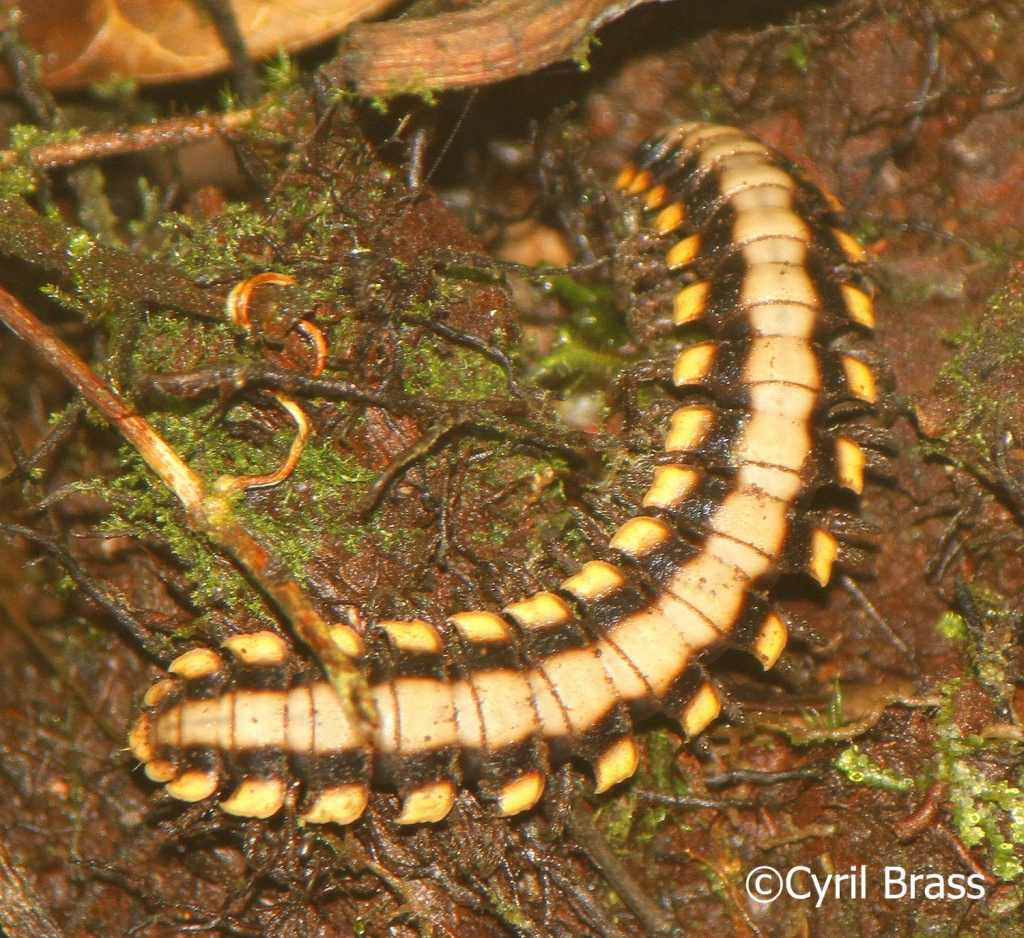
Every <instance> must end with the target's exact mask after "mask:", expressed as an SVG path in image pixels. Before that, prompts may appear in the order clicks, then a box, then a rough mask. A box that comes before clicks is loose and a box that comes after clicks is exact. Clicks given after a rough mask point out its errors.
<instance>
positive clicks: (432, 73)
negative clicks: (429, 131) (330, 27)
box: [326, 0, 652, 97]
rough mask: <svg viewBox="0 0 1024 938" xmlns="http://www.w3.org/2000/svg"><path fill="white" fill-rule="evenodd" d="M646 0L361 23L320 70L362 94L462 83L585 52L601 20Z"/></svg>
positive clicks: (520, 3) (544, 3) (509, 0)
mask: <svg viewBox="0 0 1024 938" xmlns="http://www.w3.org/2000/svg"><path fill="white" fill-rule="evenodd" d="M649 2H652V0H490V2H486V3H482V4H481V5H480V6H478V7H474V8H473V9H471V10H466V11H464V12H459V13H448V14H443V15H440V16H431V17H425V18H423V19H410V20H392V21H389V22H384V23H360V24H356V25H354V26H352V28H351V29H350V30H349V32H348V35H347V36H346V38H345V39H344V40H343V48H342V52H341V55H340V57H339V59H338V61H337V62H336V63H332V64H331V65H329V66H327V68H326V72H327V73H328V74H329V75H331V76H333V77H334V78H335V79H336V80H338V81H348V82H350V83H351V84H352V85H354V86H355V89H356V91H358V92H359V93H360V94H362V95H367V96H370V97H373V96H383V97H388V96H390V95H395V94H401V93H403V92H414V93H422V92H428V91H444V90H449V89H454V88H468V87H470V86H472V85H482V84H489V83H491V82H496V81H502V80H503V79H506V78H514V77H515V76H517V75H527V74H529V73H530V72H535V71H537V70H538V69H540V68H544V67H545V66H547V65H553V64H554V63H555V62H563V61H566V60H567V59H573V58H578V59H580V60H583V59H585V57H586V52H587V47H588V43H589V41H590V39H591V37H592V36H593V34H594V33H595V32H596V31H597V30H598V29H599V28H600V27H601V26H603V25H604V24H605V23H610V22H611V21H612V20H614V19H617V18H618V17H620V16H622V15H623V14H624V13H626V12H627V11H629V10H631V9H633V7H637V6H640V5H641V4H644V3H649Z"/></svg>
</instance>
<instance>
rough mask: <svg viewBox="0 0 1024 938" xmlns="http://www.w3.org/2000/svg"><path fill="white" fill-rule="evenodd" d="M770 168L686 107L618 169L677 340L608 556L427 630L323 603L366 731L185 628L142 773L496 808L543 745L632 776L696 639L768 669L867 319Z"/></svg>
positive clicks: (810, 197)
mask: <svg viewBox="0 0 1024 938" xmlns="http://www.w3.org/2000/svg"><path fill="white" fill-rule="evenodd" d="M785 167H786V164H785V162H784V160H783V159H782V158H781V157H779V156H778V155H777V154H776V153H774V151H772V150H771V149H769V148H768V147H767V146H765V145H764V144H762V143H760V142H759V141H757V140H755V139H753V138H751V137H750V136H748V135H746V134H744V133H743V132H741V131H739V130H736V129H733V128H730V127H722V126H714V125H708V124H697V123H687V124H681V125H678V126H676V127H673V128H671V129H669V130H668V131H667V132H665V133H663V134H661V135H659V136H658V137H656V138H654V139H653V140H651V141H649V142H648V143H646V144H645V145H644V146H643V147H642V148H641V149H640V151H639V153H638V154H637V156H636V158H635V160H634V162H633V163H632V164H631V165H629V166H627V167H626V168H625V169H624V170H623V171H622V173H621V175H620V177H619V181H618V182H619V187H620V189H621V190H622V191H623V192H624V193H625V194H626V196H627V197H628V199H629V200H630V201H631V205H632V208H631V211H632V212H633V213H635V215H636V218H637V220H638V224H639V225H640V226H641V228H642V229H643V230H645V231H646V232H647V234H648V235H649V237H650V239H651V241H652V242H653V243H654V244H657V245H661V246H663V249H664V258H665V263H666V273H665V276H666V277H667V278H669V279H668V280H667V283H668V284H669V285H670V287H671V295H672V307H673V316H674V319H675V322H676V323H677V324H678V325H680V326H681V327H683V328H684V333H685V334H688V336H689V338H690V342H689V344H687V345H686V346H685V347H684V348H683V350H682V352H681V353H680V354H679V356H678V358H677V359H676V361H675V366H674V368H673V371H672V376H671V383H672V384H673V385H674V388H675V391H674V393H675V394H676V395H677V398H678V408H677V409H676V410H675V412H674V413H673V415H672V416H671V419H670V421H669V426H668V431H667V435H666V439H665V446H664V449H665V452H664V455H663V456H662V457H660V459H659V461H658V465H657V468H656V470H655V472H654V477H653V480H652V482H651V485H650V488H649V489H648V490H647V493H646V495H645V496H644V499H643V503H642V509H641V513H640V514H638V515H637V516H636V517H634V518H632V519H631V520H630V521H628V522H627V523H626V524H624V525H623V526H622V527H621V528H619V530H618V531H617V532H616V533H615V535H614V536H613V537H612V539H611V542H610V544H609V547H608V551H607V557H606V558H605V559H603V560H595V561H591V562H589V563H586V564H584V565H583V567H582V569H581V570H580V571H579V572H578V573H576V574H575V575H574V576H571V577H569V578H568V579H566V580H564V581H563V582H562V583H561V584H560V585H559V587H558V588H557V589H554V590H551V591H543V592H539V593H535V594H534V595H532V596H529V597H527V598H525V599H523V600H521V601H519V602H515V603H512V604H510V605H509V606H507V607H506V608H504V609H502V610H500V611H493V612H492V611H471V612H463V613H459V614H456V615H452V616H451V617H450V618H449V619H448V620H447V623H446V625H445V627H443V628H441V629H438V628H436V627H435V626H433V625H431V624H429V623H427V622H424V621H418V620H417V621H403V622H397V621H386V622H379V623H376V624H374V625H372V626H370V627H369V629H368V631H367V633H366V635H365V636H364V635H360V634H359V633H357V632H356V631H355V630H354V629H352V628H351V627H349V626H345V625H342V626H338V627H337V630H336V636H337V640H338V641H339V642H340V643H341V645H342V647H343V648H344V649H345V650H346V652H348V653H349V654H350V655H351V656H352V657H354V658H358V659H360V661H361V662H362V663H363V664H364V666H365V669H366V673H367V675H368V677H369V680H370V684H371V695H372V701H373V704H374V705H375V707H376V711H377V714H378V723H377V725H376V726H375V727H373V728H367V727H365V726H363V725H360V724H357V723H355V722H354V721H353V718H351V717H350V716H349V715H348V713H347V712H346V711H345V710H344V709H343V708H342V706H341V704H340V703H339V701H338V699H337V698H336V697H335V695H334V693H333V691H332V690H331V688H330V687H329V685H328V684H327V683H326V681H325V680H324V679H323V678H322V677H319V676H318V675H315V674H311V673H310V671H309V669H308V668H305V669H304V668H301V667H300V666H299V663H298V662H297V660H296V658H295V657H294V655H293V653H292V651H291V650H290V648H289V646H288V645H287V644H286V643H285V641H284V640H283V639H281V638H280V637H279V636H277V635H276V634H274V633H272V632H260V633H256V634H252V635H238V636H235V637H233V638H231V639H229V640H228V641H227V642H225V646H224V650H223V651H214V650H212V649H208V648H199V649H195V650H193V651H190V652H188V653H186V654H184V655H182V656H181V657H179V658H178V659H176V660H175V662H174V663H173V664H172V665H171V667H170V672H171V674H170V676H169V677H167V678H164V679H163V680H161V681H159V682H158V683H157V684H155V685H154V686H153V687H152V688H150V690H149V692H148V693H147V694H146V697H145V706H146V709H145V711H144V713H143V714H142V715H141V716H140V717H139V719H138V721H137V722H136V724H135V726H134V728H133V729H132V732H131V741H130V742H131V749H132V752H133V753H134V754H135V756H136V757H137V758H138V759H139V761H140V762H142V763H144V765H145V771H146V774H147V775H148V776H149V777H150V778H151V779H153V780H154V781H157V782H162V783H166V787H167V791H168V792H169V793H170V794H171V795H173V796H174V797H176V798H179V799H182V800H184V801H200V800H203V799H206V798H211V797H213V796H214V795H217V794H220V795H221V797H222V800H221V801H220V806H221V807H222V808H223V809H224V810H225V811H228V812H230V813H232V814H238V815H244V816H255V817H267V816H270V815H272V814H274V813H276V812H277V811H278V810H280V809H281V808H282V807H283V805H284V804H285V802H286V801H287V800H289V799H295V803H296V805H297V810H298V812H299V814H300V815H301V817H303V818H304V819H305V820H306V821H308V822H312V823H323V822H328V821H333V822H335V823H338V824H347V823H350V822H352V821H354V820H356V819H357V818H358V817H359V816H360V815H361V814H362V813H363V811H364V809H365V807H366V804H367V799H368V795H369V790H370V786H371V785H372V784H375V783H376V784H384V785H387V786H389V787H391V788H393V789H396V790H397V791H398V793H399V794H400V795H401V797H402V808H401V813H400V815H399V817H398V820H399V822H401V823H418V822H428V821H437V820H440V819H442V818H444V817H445V815H446V814H447V813H448V812H449V810H450V809H451V807H452V804H453V802H454V799H455V796H456V793H457V789H458V786H459V785H460V784H462V783H463V782H466V781H469V782H472V783H474V784H475V785H476V786H477V788H478V790H479V791H480V792H481V793H482V794H483V795H484V796H485V797H486V798H488V799H490V800H493V801H494V802H495V803H496V809H497V811H498V812H499V813H500V814H503V815H512V814H517V813H519V812H522V811H525V810H527V809H528V808H530V807H532V806H533V805H534V804H536V802H537V800H538V799H539V798H540V797H541V795H542V793H543V790H544V787H545V780H546V777H547V774H548V771H549V768H550V766H551V764H552V763H557V762H560V761H564V760H566V759H568V758H571V757H581V758H583V759H585V760H586V761H587V762H589V764H590V765H591V767H592V769H593V773H594V777H595V782H596V789H597V790H598V791H604V790H606V789H608V788H610V787H611V786H613V785H615V784H616V783H617V782H620V781H623V780H624V779H626V778H629V777H630V776H631V775H632V774H633V772H634V771H635V769H636V767H637V760H638V754H637V747H636V743H635V741H634V738H633V726H634V723H635V722H636V721H637V720H639V719H642V718H644V717H646V716H648V715H650V714H652V713H655V712H662V713H665V714H667V715H668V716H669V717H671V718H674V719H675V720H677V721H678V723H679V724H680V726H681V727H682V729H683V730H684V732H685V733H686V734H687V735H691V736H692V735H693V734H695V733H699V732H700V731H701V730H703V729H704V727H706V726H707V725H708V724H709V723H710V722H711V721H712V720H714V719H715V718H716V717H717V715H718V713H719V710H720V703H719V699H718V696H717V694H716V692H715V690H714V689H713V687H712V686H711V685H710V684H709V683H708V681H707V679H706V677H705V674H704V670H703V663H704V662H706V661H707V660H708V659H709V658H710V657H711V656H713V655H714V654H715V653H717V652H719V651H721V650H723V649H725V648H729V647H733V648H740V649H744V650H746V651H748V652H750V653H752V654H753V655H754V656H755V657H756V658H757V659H758V660H759V661H760V662H761V663H762V664H763V666H764V667H765V668H770V667H772V665H774V663H775V662H776V660H777V659H778V657H779V655H780V654H781V653H782V651H783V649H784V647H785V644H786V640H787V630H786V626H785V624H784V621H783V619H782V617H781V616H780V615H779V614H778V613H777V612H776V611H774V609H773V608H772V604H771V601H770V599H769V597H768V593H767V591H768V590H769V589H770V587H771V585H772V583H773V582H774V580H775V579H776V578H777V577H778V576H779V574H780V573H782V572H785V571H790V570H795V569H803V570H805V571H807V572H808V573H809V574H810V575H811V576H812V577H813V578H814V579H815V580H817V581H818V582H819V583H821V584H822V585H824V584H826V583H827V582H828V581H829V579H830V576H831V573H832V568H833V564H834V562H835V561H836V559H837V557H838V555H839V554H840V551H841V549H842V545H841V543H840V539H839V538H838V537H837V536H836V535H834V534H832V533H830V532H829V531H828V530H827V528H826V527H825V526H824V525H823V523H821V522H820V520H819V518H820V516H819V515H817V514H814V513H811V512H810V511H809V507H810V504H811V501H812V499H813V498H814V497H815V495H816V494H817V492H818V491H819V490H820V489H821V488H822V487H823V486H827V485H834V486H838V487H841V488H846V489H849V490H852V491H853V492H855V493H859V492H860V491H861V489H862V487H863V484H864V469H865V464H866V463H867V462H869V460H870V458H871V456H872V454H871V451H870V434H869V433H867V432H865V428H864V427H862V426H860V425H859V424H858V419H859V418H860V417H861V416H862V415H864V414H865V413H869V412H870V411H871V409H872V406H871V405H872V403H873V401H874V399H875V394H876V392H875V382H874V378H873V375H872V371H871V369H870V368H869V367H868V366H867V365H866V364H865V363H864V362H863V361H862V360H861V359H860V358H859V357H857V353H856V348H857V340H858V339H859V338H863V337H864V335H865V334H866V333H867V332H868V331H869V330H870V328H871V326H872V325H873V315H872V303H871V295H870V288H869V287H868V286H867V284H866V281H865V280H864V278H863V275H862V273H861V266H862V261H863V256H862V252H861V249H860V247H859V246H858V245H857V243H856V242H855V241H854V240H853V239H852V238H851V237H850V236H849V235H848V234H846V233H844V232H843V231H841V230H839V229H838V228H837V227H836V218H835V215H836V211H837V209H838V206H837V205H836V204H835V202H834V200H832V199H830V198H829V197H827V196H826V195H824V194H823V193H821V192H820V191H819V190H818V189H816V188H814V187H813V186H812V185H811V184H809V183H808V182H806V181H804V180H802V179H801V178H799V177H798V176H797V175H794V174H793V173H791V172H790V171H789V170H787V169H786V168H785ZM371 639H374V640H375V642H374V644H376V645H377V646H379V648H380V654H374V655H368V654H366V652H365V646H366V643H367V642H369V641H370V640H371Z"/></svg>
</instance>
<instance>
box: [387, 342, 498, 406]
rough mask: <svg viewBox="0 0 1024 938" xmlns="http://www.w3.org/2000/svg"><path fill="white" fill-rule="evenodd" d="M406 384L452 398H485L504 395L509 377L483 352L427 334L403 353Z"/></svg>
mask: <svg viewBox="0 0 1024 938" xmlns="http://www.w3.org/2000/svg"><path fill="white" fill-rule="evenodd" d="M402 357H403V361H404V363H405V370H406V373H405V388H406V391H408V392H409V393H410V394H422V395H425V396H427V397H435V398H440V399H448V400H453V399H454V400H467V401H481V400H488V399H491V398H501V397H504V396H505V395H506V394H507V393H508V392H507V388H508V381H507V380H506V378H505V373H504V371H502V369H501V368H500V367H498V365H496V364H495V363H494V362H492V361H490V360H489V359H486V358H484V357H483V356H482V355H480V353H479V352H476V351H473V350H472V349H467V348H463V347H461V346H458V345H451V344H449V343H447V342H442V341H440V340H439V339H436V338H435V337H434V336H431V335H427V334H424V335H422V336H421V337H420V338H419V340H418V341H417V342H416V343H415V345H413V346H411V347H408V348H407V349H406V350H405V351H404V353H403V356H402Z"/></svg>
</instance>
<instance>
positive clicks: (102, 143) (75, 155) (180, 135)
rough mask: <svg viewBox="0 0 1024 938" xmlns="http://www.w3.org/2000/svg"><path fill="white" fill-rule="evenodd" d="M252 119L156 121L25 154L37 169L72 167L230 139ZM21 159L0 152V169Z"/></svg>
mask: <svg viewBox="0 0 1024 938" xmlns="http://www.w3.org/2000/svg"><path fill="white" fill-rule="evenodd" d="M252 118H253V112H252V110H250V109H249V108H243V109H240V110H237V111H228V112H227V113H224V114H199V115H197V116H196V117H176V118H171V119H169V120H162V121H157V122H155V123H153V124H149V125H147V126H145V127H133V128H132V129H131V130H108V131H103V132H100V133H91V134H82V135H80V136H78V137H75V138H74V139H73V140H64V141H61V142H60V143H51V144H47V145H46V146H40V147H36V148H35V149H32V150H30V151H29V152H28V160H29V162H30V163H31V164H32V166H35V167H36V168H38V169H58V168H60V167H66V166H75V165H77V164H79V163H84V162H85V161H87V160H99V159H105V158H107V157H110V156H123V155H125V154H128V153H144V152H146V151H148V150H156V149H159V148H161V147H178V146H181V145H182V144H186V143H195V142H196V141H197V140H209V139H210V138H211V137H216V136H219V135H222V134H223V135H229V134H231V133H234V132H235V131H237V130H240V129H241V128H243V127H245V126H247V125H248V124H249V123H250V122H251V121H252ZM22 158H23V157H22V156H21V154H19V153H17V152H16V151H15V150H0V168H5V167H8V166H13V165H15V164H16V163H17V162H18V161H19V160H20V159H22Z"/></svg>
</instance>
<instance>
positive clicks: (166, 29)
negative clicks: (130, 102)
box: [0, 0, 395, 91]
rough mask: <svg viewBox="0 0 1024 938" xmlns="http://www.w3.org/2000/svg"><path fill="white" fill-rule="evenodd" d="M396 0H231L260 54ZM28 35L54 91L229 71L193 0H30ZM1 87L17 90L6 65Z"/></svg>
mask: <svg viewBox="0 0 1024 938" xmlns="http://www.w3.org/2000/svg"><path fill="white" fill-rule="evenodd" d="M394 3H395V0H232V7H233V8H234V11H235V15H236V17H237V20H238V24H239V28H240V29H241V32H242V35H243V37H244V38H245V41H246V44H247V46H248V49H249V53H250V55H251V56H252V57H253V58H254V59H259V58H266V57H268V56H272V55H276V54H277V52H278V51H279V50H281V49H283V50H285V51H288V52H292V51H295V50H297V49H302V48H305V47H307V46H311V45H315V44H316V43H318V42H322V41H323V40H325V39H329V38H330V37H332V36H336V35H338V34H339V33H340V32H341V31H342V30H344V29H345V28H346V27H347V26H348V25H349V24H351V23H353V22H356V21H357V20H363V19H368V18H370V17H373V16H376V15H377V14H379V13H381V12H383V11H384V10H386V9H387V8H388V7H390V6H392V5H393V4H394ZM21 9H22V20H21V34H22V36H23V38H24V39H25V41H26V42H27V43H28V44H29V45H30V46H31V47H32V48H33V49H34V50H35V51H36V52H38V53H39V55H40V56H41V57H42V67H43V79H44V81H45V83H46V87H47V88H49V89H51V90H52V91H69V90H73V89H77V88H85V87H87V86H89V85H91V84H94V83H95V82H98V81H103V80H105V79H107V78H110V77H111V76H112V75H116V74H121V75H127V76H130V77H131V78H133V79H135V80H136V81H138V82H141V83H143V84H155V83H158V82H168V81H180V80H182V79H186V78H198V77H200V76H202V75H210V74H212V73H214V72H218V71H222V70H224V69H226V68H227V67H228V65H229V62H228V55H227V53H226V52H225V51H224V48H223V46H222V45H221V43H220V40H219V38H218V36H217V33H216V30H215V29H214V27H213V23H212V22H211V20H210V18H209V17H208V16H206V15H205V13H204V12H203V10H202V7H201V5H200V4H199V3H197V2H194V0H46V2H42V0H34V2H33V0H29V2H27V3H24V2H23V3H22V5H21ZM0 87H3V88H8V89H9V88H10V87H11V79H10V75H9V73H6V72H4V71H0Z"/></svg>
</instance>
